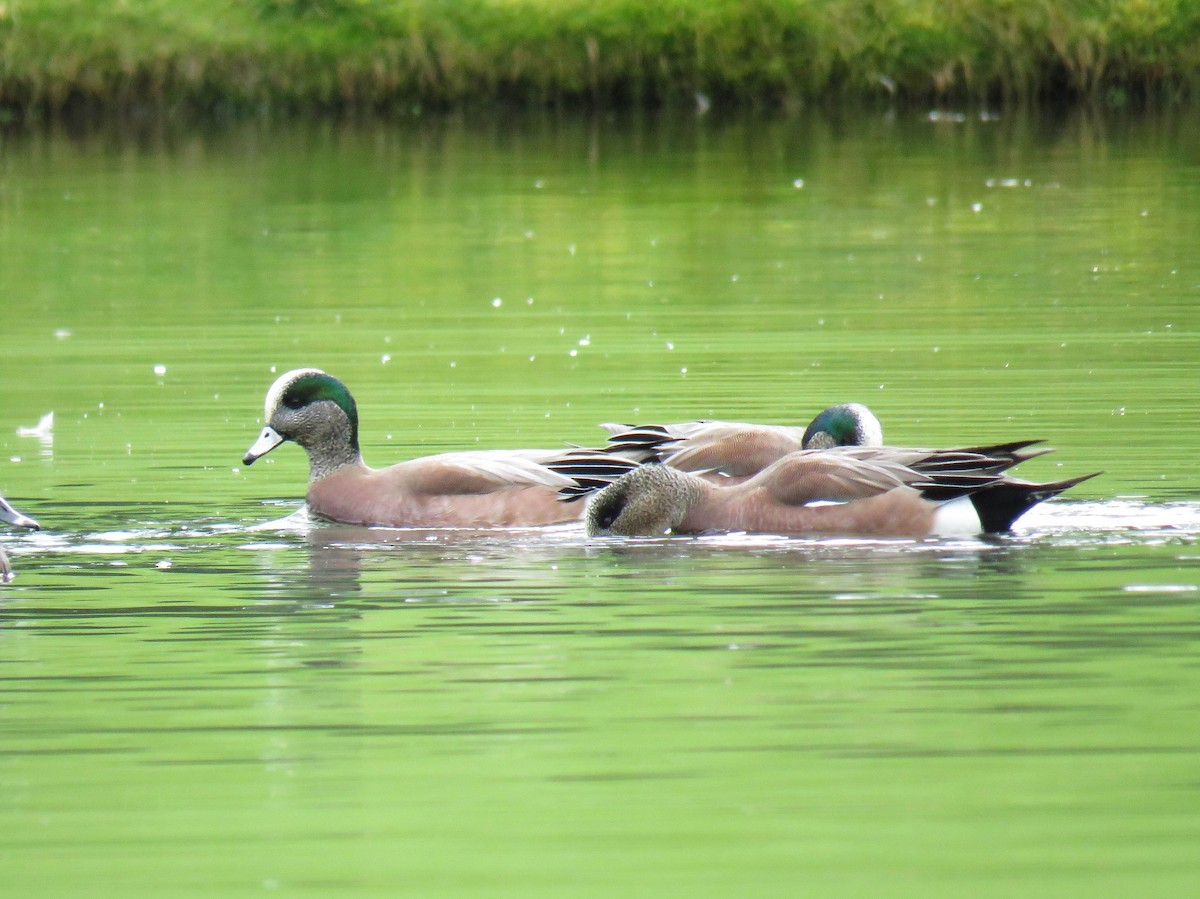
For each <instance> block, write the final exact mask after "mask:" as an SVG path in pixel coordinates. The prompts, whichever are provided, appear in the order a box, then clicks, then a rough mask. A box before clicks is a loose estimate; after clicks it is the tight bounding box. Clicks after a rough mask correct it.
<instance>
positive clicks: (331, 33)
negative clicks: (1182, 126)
mask: <svg viewBox="0 0 1200 899" xmlns="http://www.w3.org/2000/svg"><path fill="white" fill-rule="evenodd" d="M1198 86H1200V3H1195V2H1193V0H659V2H647V0H410V2H396V0H390V2H389V0H208V2H204V3H194V2H187V0H0V108H3V109H4V110H6V112H7V115H8V117H9V118H12V117H13V116H30V115H33V116H37V115H45V114H56V113H59V112H62V111H64V110H70V109H77V108H83V109H96V110H102V111H118V112H127V111H135V110H138V109H144V108H152V109H156V110H159V109H177V110H185V111H189V112H202V113H214V112H218V113H219V112H222V111H234V112H263V111H266V112H269V113H276V114H286V113H291V112H319V111H339V112H361V111H371V110H386V111H393V112H394V111H400V110H405V111H415V110H421V109H429V108H444V107H456V106H464V105H488V104H495V103H504V104H513V103H515V104H519V105H535V106H536V105H558V104H562V105H591V106H600V107H617V106H639V105H642V106H644V105H663V104H666V105H678V104H685V103H688V104H690V103H693V102H695V97H696V95H697V94H703V95H704V96H706V97H708V98H709V99H710V100H711V101H713V102H714V103H721V104H725V105H728V104H731V103H736V104H739V105H757V106H763V107H779V106H789V105H800V104H804V103H811V102H820V101H823V100H825V99H829V98H832V99H843V98H849V97H859V98H861V97H872V96H883V97H886V96H893V95H894V96H895V97H897V98H899V99H900V100H901V101H919V102H940V101H952V102H991V103H994V102H997V101H1028V100H1040V101H1058V100H1085V101H1098V102H1102V103H1108V104H1119V103H1126V102H1141V101H1153V102H1174V101H1181V100H1189V99H1194V98H1195V96H1196V94H1197V88H1198Z"/></svg>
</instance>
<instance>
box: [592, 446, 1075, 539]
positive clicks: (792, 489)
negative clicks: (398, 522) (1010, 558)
mask: <svg viewBox="0 0 1200 899" xmlns="http://www.w3.org/2000/svg"><path fill="white" fill-rule="evenodd" d="M1033 443H1036V441H1018V442H1016V443H1008V444H997V445H995V446H990V447H986V446H985V447H974V448H970V449H952V450H926V449H909V448H902V447H837V448H832V449H824V450H801V451H799V452H795V453H791V454H789V455H786V456H784V457H783V458H781V459H779V460H778V461H776V462H774V463H772V464H771V465H769V466H767V467H766V468H765V469H763V470H762V471H760V472H759V473H758V474H756V475H754V476H753V477H750V478H747V479H746V480H743V481H741V482H739V483H735V484H732V485H730V486H718V485H715V484H713V483H711V482H710V481H707V480H705V479H704V478H702V477H700V476H698V475H696V474H693V473H691V472H687V471H681V470H679V469H677V468H674V467H672V466H670V465H663V464H660V465H646V466H643V467H640V468H638V469H636V470H634V471H632V472H630V473H628V474H626V475H624V476H622V477H620V478H618V479H617V480H616V481H615V482H613V483H611V484H610V485H609V486H607V487H605V488H604V489H602V490H601V491H600V492H599V493H597V494H596V496H595V497H594V498H593V499H592V501H591V502H590V503H589V505H588V511H587V519H586V520H587V530H588V534H589V535H590V536H626V537H648V536H662V535H663V534H668V533H673V534H701V533H710V532H730V531H740V532H745V533H751V534H792V535H826V536H832V535H838V536H847V537H910V538H921V537H933V536H968V535H977V534H993V533H1000V532H1003V531H1008V530H1010V529H1011V528H1012V526H1013V524H1014V522H1016V520H1017V519H1018V518H1020V516H1022V515H1023V514H1025V512H1027V511H1028V510H1029V509H1031V508H1032V507H1033V506H1035V505H1037V504H1038V503H1040V502H1042V501H1043V500H1046V499H1049V498H1051V497H1053V496H1057V495H1058V494H1059V493H1062V492H1063V491H1064V490H1066V489H1068V488H1070V487H1073V486H1075V485H1076V484H1079V483H1081V482H1082V481H1085V480H1087V479H1088V478H1091V477H1094V476H1095V475H1090V474H1089V475H1084V476H1082V477H1075V478H1069V479H1066V480H1062V481H1055V482H1052V483H1041V484H1039V483H1033V482H1030V481H1023V480H1019V479H1017V478H1014V477H1011V476H1010V475H1009V474H1008V473H1007V471H1008V469H1009V468H1011V467H1012V466H1014V465H1016V464H1017V463H1019V462H1022V461H1024V460H1026V459H1029V458H1032V457H1033V456H1036V455H1041V454H1042V453H1043V452H1045V450H1042V449H1036V448H1034V449H1031V448H1030V447H1031V446H1032V445H1033ZM578 492H579V491H578V490H576V491H573V492H572V495H575V494H577V493H578Z"/></svg>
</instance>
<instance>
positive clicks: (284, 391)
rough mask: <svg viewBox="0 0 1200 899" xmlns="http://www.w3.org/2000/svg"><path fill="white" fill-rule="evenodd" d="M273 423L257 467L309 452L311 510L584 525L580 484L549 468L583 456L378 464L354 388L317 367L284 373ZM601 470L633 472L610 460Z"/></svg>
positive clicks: (422, 524)
mask: <svg viewBox="0 0 1200 899" xmlns="http://www.w3.org/2000/svg"><path fill="white" fill-rule="evenodd" d="M263 414H264V420H265V423H266V425H265V427H264V428H263V430H262V434H260V435H259V438H258V440H256V441H255V443H254V445H253V446H251V447H250V449H249V450H248V451H247V452H246V455H245V457H244V458H243V460H242V461H243V462H245V464H246V465H250V464H252V463H253V462H254V461H255V460H257V459H260V458H261V457H263V456H265V455H266V454H267V453H269V452H271V450H273V449H275V448H276V447H277V446H279V445H280V444H281V443H283V442H285V441H288V440H290V441H292V442H294V443H297V444H299V445H300V446H301V447H303V448H304V450H305V452H306V453H308V463H309V477H308V493H307V496H306V501H307V504H308V510H309V512H310V513H312V514H313V515H315V516H317V517H319V518H325V519H329V520H331V521H340V522H343V523H346V524H359V525H368V526H372V525H373V526H381V527H418V528H436V527H467V528H476V527H524V526H533V525H546V524H559V523H561V522H568V521H577V520H578V519H579V518H580V516H581V515H582V512H583V508H582V504H581V503H566V502H563V501H562V500H561V498H560V496H559V491H560V490H562V489H563V488H564V487H566V486H568V485H571V484H573V483H575V482H574V481H573V480H572V479H571V478H570V477H569V476H567V475H564V474H560V473H558V472H555V471H552V470H551V469H549V468H547V467H546V464H547V463H550V462H552V461H554V460H556V459H562V458H564V457H571V456H575V455H578V454H579V453H580V452H581V451H575V450H473V451H467V452H456V453H441V454H438V455H433V456H423V457H420V458H417V459H410V460H409V461H407V462H400V463H398V464H396V465H392V466H389V467H388V468H370V467H368V466H367V464H366V463H365V462H363V458H362V453H361V451H360V450H359V443H358V407H357V405H356V404H355V402H354V397H353V396H351V395H350V391H349V390H348V389H347V388H346V385H345V384H343V383H342V382H341V381H339V380H338V379H337V378H335V377H333V376H332V375H330V374H326V373H325V372H323V371H321V370H320V369H316V368H301V369H296V370H295V371H289V372H287V373H286V374H283V375H280V376H279V378H278V379H276V381H275V383H274V384H272V385H271V388H270V390H269V391H268V392H267V399H266V405H265V408H264V413H263ZM601 464H607V465H611V466H615V467H616V468H617V469H624V470H629V469H632V468H634V467H636V463H633V462H625V461H623V460H619V459H614V458H612V457H609V458H608V459H607V460H601Z"/></svg>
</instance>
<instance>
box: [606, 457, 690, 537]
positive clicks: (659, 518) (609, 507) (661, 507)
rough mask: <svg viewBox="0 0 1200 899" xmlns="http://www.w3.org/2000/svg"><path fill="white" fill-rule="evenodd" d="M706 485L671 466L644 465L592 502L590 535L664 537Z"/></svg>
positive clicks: (677, 524) (680, 519) (613, 484)
mask: <svg viewBox="0 0 1200 899" xmlns="http://www.w3.org/2000/svg"><path fill="white" fill-rule="evenodd" d="M705 487H706V485H705V484H704V482H703V481H702V480H700V479H699V478H698V477H696V476H695V475H692V474H689V473H687V472H685V471H680V470H678V469H676V468H671V467H670V466H668V465H643V466H642V467H641V468H636V469H634V470H633V471H631V472H630V473H629V474H627V475H624V476H622V477H621V478H619V479H618V480H616V481H614V482H613V483H612V484H610V485H609V486H607V487H605V488H604V489H603V490H601V491H600V492H599V493H597V494H596V496H595V498H594V499H593V500H592V501H591V503H590V504H589V505H588V510H587V518H586V522H587V533H588V536H589V537H613V536H619V537H661V536H662V535H663V534H666V533H669V532H670V531H672V530H673V529H675V528H677V527H678V526H679V524H680V523H681V522H682V521H683V518H684V516H685V515H687V513H688V510H689V509H691V507H692V506H693V505H695V503H696V501H697V500H698V499H699V498H700V496H701V494H702V493H703V491H704V489H705Z"/></svg>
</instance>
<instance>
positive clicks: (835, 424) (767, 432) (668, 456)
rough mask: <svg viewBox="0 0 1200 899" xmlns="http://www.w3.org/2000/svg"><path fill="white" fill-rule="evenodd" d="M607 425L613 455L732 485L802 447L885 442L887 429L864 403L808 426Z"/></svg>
mask: <svg viewBox="0 0 1200 899" xmlns="http://www.w3.org/2000/svg"><path fill="white" fill-rule="evenodd" d="M601 427H602V428H604V429H605V430H606V431H608V433H609V435H610V436H609V445H608V451H609V452H611V453H615V454H620V455H625V456H627V457H628V458H631V459H636V460H637V461H639V462H662V463H664V464H666V465H670V466H671V467H672V468H678V469H680V470H681V471H691V472H695V473H697V474H700V475H702V476H704V477H707V478H708V479H710V480H714V481H716V480H720V481H721V482H722V483H724V484H726V485H728V484H731V483H736V482H737V481H740V480H744V479H746V478H748V477H751V476H753V475H755V474H758V472H760V471H762V470H763V469H764V468H766V467H767V466H768V465H770V464H772V463H773V462H776V461H778V460H779V459H781V458H783V457H784V456H786V455H788V454H789V453H794V452H796V451H798V450H804V449H828V448H830V447H834V446H882V445H883V427H882V425H880V423H879V419H878V418H876V417H875V414H874V413H873V412H872V411H871V410H870V409H868V408H867V407H866V406H864V405H863V404H862V403H842V404H840V405H837V406H830V407H829V408H828V409H825V410H824V411H822V412H820V413H819V414H818V415H817V416H816V417H815V418H814V419H813V420H812V421H811V422H810V423H809V424H808V427H805V428H800V427H795V426H792V425H763V424H750V423H749V422H740V421H714V420H699V421H685V422H679V423H676V424H666V425H639V426H632V427H631V426H629V425H622V424H604V425H601Z"/></svg>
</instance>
